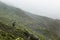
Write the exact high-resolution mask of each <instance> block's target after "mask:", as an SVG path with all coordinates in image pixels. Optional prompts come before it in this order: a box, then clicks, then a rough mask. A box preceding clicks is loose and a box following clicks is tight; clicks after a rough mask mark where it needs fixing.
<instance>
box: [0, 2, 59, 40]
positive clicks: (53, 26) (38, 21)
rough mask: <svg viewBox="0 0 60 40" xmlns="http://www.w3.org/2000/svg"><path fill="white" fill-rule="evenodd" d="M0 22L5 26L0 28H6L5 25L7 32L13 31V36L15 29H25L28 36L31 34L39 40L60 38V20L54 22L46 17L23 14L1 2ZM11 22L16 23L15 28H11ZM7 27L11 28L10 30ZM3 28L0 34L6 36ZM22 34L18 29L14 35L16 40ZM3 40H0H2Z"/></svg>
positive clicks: (21, 11) (19, 10) (56, 39)
mask: <svg viewBox="0 0 60 40" xmlns="http://www.w3.org/2000/svg"><path fill="white" fill-rule="evenodd" d="M0 22H2V23H3V25H5V26H2V27H4V28H6V25H7V29H8V31H9V32H10V31H12V30H14V31H13V34H15V35H16V33H14V32H15V31H16V29H19V28H22V29H25V30H26V29H27V32H28V35H29V36H31V34H33V35H35V36H38V39H41V40H58V39H59V37H60V36H59V35H60V29H59V28H60V25H59V23H60V20H55V19H51V18H48V17H43V16H38V15H34V14H31V13H28V12H25V11H23V10H21V9H19V8H15V7H12V6H8V5H6V4H4V3H2V2H0ZM13 22H16V24H15V27H12V23H13ZM0 25H2V24H0ZM8 26H9V27H11V29H10V30H9V28H8ZM57 26H58V27H57ZM4 28H1V27H0V29H1V30H2V32H3V33H5V34H6V33H7V32H6V31H7V30H6V29H5V30H6V31H5V30H3V29H4ZM12 28H13V29H12ZM9 32H8V33H9ZM8 33H7V34H8ZM19 33H21V34H19ZM11 34H12V33H11V32H10V34H9V35H11ZM13 34H12V35H13ZM23 34H24V31H22V32H21V30H20V29H19V32H18V35H16V38H18V37H22V35H23ZM0 35H1V34H0ZM15 35H14V37H15ZM19 35H20V36H19ZM35 36H31V37H32V38H34V37H35ZM24 37H26V35H25V36H24V35H23V37H22V38H23V39H22V40H25V39H24ZM3 38H4V37H3ZM3 38H2V40H4V39H3ZM18 39H19V38H18ZM10 40H11V39H10ZM12 40H15V39H12Z"/></svg>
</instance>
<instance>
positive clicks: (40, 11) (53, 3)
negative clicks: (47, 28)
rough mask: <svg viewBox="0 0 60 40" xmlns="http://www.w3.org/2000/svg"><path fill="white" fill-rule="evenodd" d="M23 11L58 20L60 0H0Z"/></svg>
mask: <svg viewBox="0 0 60 40" xmlns="http://www.w3.org/2000/svg"><path fill="white" fill-rule="evenodd" d="M0 1H2V2H4V3H6V4H9V5H12V6H15V7H18V8H21V9H23V10H25V11H28V12H31V13H34V14H37V15H42V16H47V17H51V18H56V19H60V0H0Z"/></svg>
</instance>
